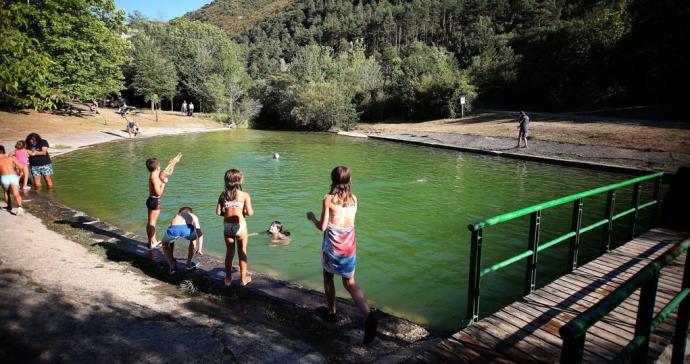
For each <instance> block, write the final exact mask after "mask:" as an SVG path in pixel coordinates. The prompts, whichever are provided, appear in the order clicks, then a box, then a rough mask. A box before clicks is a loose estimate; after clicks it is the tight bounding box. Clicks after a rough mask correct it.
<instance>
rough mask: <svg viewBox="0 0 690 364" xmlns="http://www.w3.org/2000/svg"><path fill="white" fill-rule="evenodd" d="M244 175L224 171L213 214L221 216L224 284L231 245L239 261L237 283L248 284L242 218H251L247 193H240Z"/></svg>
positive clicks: (228, 274) (229, 280) (229, 274)
mask: <svg viewBox="0 0 690 364" xmlns="http://www.w3.org/2000/svg"><path fill="white" fill-rule="evenodd" d="M243 181H244V176H242V172H240V171H238V170H236V169H230V170H228V171H227V172H225V190H224V191H223V193H221V194H220V197H218V204H217V205H216V215H218V216H223V237H224V238H225V246H226V248H227V250H226V251H225V285H226V286H229V285H230V284H231V283H232V260H233V259H234V258H235V245H237V255H238V256H239V258H240V284H241V285H243V286H245V285H247V284H249V282H251V281H252V277H250V276H248V275H247V240H248V239H249V237H248V234H247V221H246V220H245V217H246V216H252V215H254V209H252V200H251V198H250V197H249V194H248V193H246V192H243V191H242V182H243Z"/></svg>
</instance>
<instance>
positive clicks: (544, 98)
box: [214, 0, 690, 118]
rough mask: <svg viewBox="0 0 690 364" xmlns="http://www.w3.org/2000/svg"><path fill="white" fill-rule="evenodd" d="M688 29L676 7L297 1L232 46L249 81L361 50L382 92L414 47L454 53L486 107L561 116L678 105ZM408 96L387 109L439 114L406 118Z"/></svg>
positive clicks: (627, 2)
mask: <svg viewBox="0 0 690 364" xmlns="http://www.w3.org/2000/svg"><path fill="white" fill-rule="evenodd" d="M216 2H217V3H221V2H223V1H221V0H218V1H216ZM220 16H221V14H215V15H214V18H215V19H218V18H219V17H220ZM226 21H229V19H226ZM689 25H690V2H688V1H673V0H660V1H652V0H575V1H563V0H467V1H462V0H369V1H367V0H363V1H317V0H298V1H294V2H292V4H290V5H288V6H286V7H283V8H282V10H280V11H278V12H276V13H275V14H273V15H272V16H270V17H268V18H266V19H265V20H264V21H262V22H260V23H258V24H256V25H255V26H253V27H252V28H250V29H248V30H246V31H244V32H242V33H241V35H240V36H237V37H236V39H237V40H238V42H240V43H242V44H246V45H247V46H248V53H247V59H248V67H249V68H248V69H249V72H250V74H251V75H252V76H253V77H254V78H265V77H266V75H271V74H274V73H275V72H276V70H277V69H279V62H280V60H281V59H282V60H284V61H285V62H287V63H289V62H291V61H292V59H293V58H294V57H296V55H297V54H298V53H299V51H300V49H301V48H302V47H304V46H306V45H309V44H319V45H321V46H328V47H331V48H332V49H333V50H334V52H335V53H338V52H341V51H343V50H346V49H347V48H348V47H349V45H348V44H350V42H352V41H355V40H358V39H362V40H363V43H364V45H365V49H366V53H367V55H370V56H373V57H374V58H375V59H376V60H377V61H379V62H380V64H381V67H382V69H384V75H386V77H385V80H384V84H386V85H390V83H392V82H395V81H394V79H393V78H392V77H390V76H391V74H390V72H386V71H385V70H389V69H393V68H395V67H396V63H395V62H396V61H397V60H399V59H402V58H403V57H404V55H406V54H408V53H409V52H410V50H409V48H410V47H417V45H415V44H417V43H420V42H421V43H423V44H426V45H428V46H434V47H437V48H438V49H443V48H445V49H447V50H448V51H449V52H450V53H451V54H453V55H454V57H455V59H456V62H457V66H458V68H459V69H464V70H466V71H467V73H466V76H467V77H469V82H470V83H471V84H473V85H475V86H476V87H477V89H478V91H479V99H478V101H479V102H480V103H482V104H484V105H489V106H513V107H517V106H529V107H534V108H539V109H564V108H583V107H593V106H601V105H604V106H605V105H611V104H630V103H640V102H641V103H645V104H650V103H674V102H675V103H678V102H684V100H683V99H682V95H683V94H684V92H683V90H684V87H685V86H684V85H685V84H687V82H688V81H689V80H688V75H689V72H688V70H687V67H685V66H683V65H684V64H688V61H690V59H688V58H689V57H688V52H687V51H686V50H685V41H684V39H683V37H684V34H690V29H688V28H689ZM396 91H400V92H396ZM391 92H393V93H391ZM409 95H410V93H409V92H407V91H402V90H396V89H392V88H388V89H387V90H386V95H385V96H386V97H384V98H385V99H386V104H385V105H387V107H386V109H387V110H392V109H401V110H406V111H407V112H406V114H405V115H404V116H406V117H410V118H427V117H434V116H438V115H439V114H443V113H438V114H436V115H433V114H429V113H427V112H421V113H420V112H416V111H415V110H417V109H416V108H415V109H410V108H407V107H405V106H407V102H409V101H410V99H409ZM444 97H447V95H445V96H444ZM403 100H404V102H405V104H401V103H400V102H403ZM417 101H419V102H420V103H423V102H422V101H420V100H418V99H415V102H417ZM384 114H385V113H384ZM367 115H368V114H367V113H366V112H365V113H364V114H363V116H364V117H367ZM373 116H375V118H377V117H380V116H387V115H382V114H381V113H379V112H374V113H373ZM390 116H393V115H390Z"/></svg>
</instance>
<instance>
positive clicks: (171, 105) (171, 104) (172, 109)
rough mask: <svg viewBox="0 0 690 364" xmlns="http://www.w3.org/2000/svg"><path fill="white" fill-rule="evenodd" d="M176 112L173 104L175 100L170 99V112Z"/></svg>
mask: <svg viewBox="0 0 690 364" xmlns="http://www.w3.org/2000/svg"><path fill="white" fill-rule="evenodd" d="M173 111H175V105H174V104H173V98H172V97H171V98H170V112H173Z"/></svg>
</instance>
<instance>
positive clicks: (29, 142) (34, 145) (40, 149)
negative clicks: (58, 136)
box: [26, 133, 53, 188]
mask: <svg viewBox="0 0 690 364" xmlns="http://www.w3.org/2000/svg"><path fill="white" fill-rule="evenodd" d="M49 147H50V145H48V141H47V140H45V139H42V138H41V136H40V135H38V134H37V133H31V134H29V135H27V136H26V149H27V153H28V154H29V166H30V168H29V169H30V171H31V177H32V178H33V182H34V187H35V188H40V187H41V176H43V178H44V179H45V181H46V186H48V188H53V178H52V175H53V164H52V163H51V161H50V154H48V148H49Z"/></svg>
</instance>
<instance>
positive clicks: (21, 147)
mask: <svg viewBox="0 0 690 364" xmlns="http://www.w3.org/2000/svg"><path fill="white" fill-rule="evenodd" d="M10 156H14V157H15V158H17V161H18V162H19V164H20V165H21V166H22V170H21V171H20V172H21V173H20V174H19V176H20V177H21V179H22V189H23V190H30V189H31V187H29V186H28V184H29V153H27V151H26V143H24V141H23V140H19V141H17V144H15V145H14V152H12V153H10Z"/></svg>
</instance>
